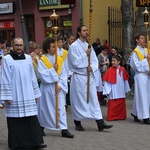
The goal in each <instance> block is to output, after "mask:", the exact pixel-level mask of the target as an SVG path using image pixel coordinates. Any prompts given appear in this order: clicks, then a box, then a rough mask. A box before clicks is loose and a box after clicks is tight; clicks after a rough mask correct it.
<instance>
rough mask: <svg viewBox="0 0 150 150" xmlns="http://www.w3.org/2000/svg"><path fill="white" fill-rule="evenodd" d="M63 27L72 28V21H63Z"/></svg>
mask: <svg viewBox="0 0 150 150" xmlns="http://www.w3.org/2000/svg"><path fill="white" fill-rule="evenodd" d="M63 25H64V27H66V26H68V27H70V26H72V21H63Z"/></svg>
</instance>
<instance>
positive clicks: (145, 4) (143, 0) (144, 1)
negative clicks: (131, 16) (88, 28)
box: [136, 0, 150, 7]
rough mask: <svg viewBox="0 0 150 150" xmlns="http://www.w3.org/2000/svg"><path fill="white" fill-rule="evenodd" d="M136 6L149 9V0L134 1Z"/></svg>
mask: <svg viewBox="0 0 150 150" xmlns="http://www.w3.org/2000/svg"><path fill="white" fill-rule="evenodd" d="M136 6H137V7H149V6H150V0H136Z"/></svg>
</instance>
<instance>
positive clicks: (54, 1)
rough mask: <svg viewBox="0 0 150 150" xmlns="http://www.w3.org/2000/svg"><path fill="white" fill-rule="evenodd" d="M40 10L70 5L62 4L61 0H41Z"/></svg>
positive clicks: (39, 2) (39, 3)
mask: <svg viewBox="0 0 150 150" xmlns="http://www.w3.org/2000/svg"><path fill="white" fill-rule="evenodd" d="M38 5H39V10H48V9H60V8H69V5H61V3H60V1H59V0H39V1H38Z"/></svg>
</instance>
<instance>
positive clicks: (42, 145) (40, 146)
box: [32, 143, 47, 149]
mask: <svg viewBox="0 0 150 150" xmlns="http://www.w3.org/2000/svg"><path fill="white" fill-rule="evenodd" d="M46 147H47V145H46V144H44V143H42V144H40V145H36V146H33V147H32V148H33V149H40V148H46Z"/></svg>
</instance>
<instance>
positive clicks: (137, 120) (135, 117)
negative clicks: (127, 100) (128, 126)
mask: <svg viewBox="0 0 150 150" xmlns="http://www.w3.org/2000/svg"><path fill="white" fill-rule="evenodd" d="M131 116H132V117H134V121H135V122H140V120H139V119H138V117H137V116H135V115H133V114H132V113H131Z"/></svg>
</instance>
